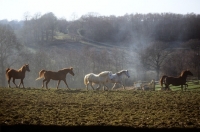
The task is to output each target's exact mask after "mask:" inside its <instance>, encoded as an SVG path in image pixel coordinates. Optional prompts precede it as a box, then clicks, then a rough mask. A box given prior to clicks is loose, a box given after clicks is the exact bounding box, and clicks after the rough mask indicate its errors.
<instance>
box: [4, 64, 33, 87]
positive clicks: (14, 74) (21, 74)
mask: <svg viewBox="0 0 200 132" xmlns="http://www.w3.org/2000/svg"><path fill="white" fill-rule="evenodd" d="M26 71H28V72H30V69H29V64H25V65H23V66H22V67H21V68H20V69H19V70H15V69H10V68H7V69H6V77H7V80H8V87H9V88H10V87H11V86H10V80H11V78H13V83H14V84H15V79H20V80H21V81H20V83H19V86H17V85H16V84H15V86H16V87H19V88H20V85H21V84H22V86H23V88H24V82H23V80H24V78H25V72H26Z"/></svg>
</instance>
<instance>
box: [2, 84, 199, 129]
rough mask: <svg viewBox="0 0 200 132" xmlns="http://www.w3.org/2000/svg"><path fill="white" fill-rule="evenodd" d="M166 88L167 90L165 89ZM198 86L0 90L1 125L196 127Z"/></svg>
mask: <svg viewBox="0 0 200 132" xmlns="http://www.w3.org/2000/svg"><path fill="white" fill-rule="evenodd" d="M171 88H172V87H171ZM198 88H200V86H199V85H195V86H192V85H190V84H189V88H188V89H189V90H188V91H184V92H182V91H180V87H179V88H176V87H173V88H172V89H173V91H159V90H158V89H159V86H156V91H141V90H137V91H135V90H122V91H115V90H114V91H102V90H98V91H97V90H96V91H93V90H89V91H85V89H81V90H71V91H69V90H67V89H64V88H62V89H58V90H57V89H55V88H51V89H50V90H46V89H41V88H25V89H23V88H0V123H1V125H15V124H29V125H56V126H91V125H98V126H130V127H133V128H145V127H147V128H200V90H199V89H198Z"/></svg>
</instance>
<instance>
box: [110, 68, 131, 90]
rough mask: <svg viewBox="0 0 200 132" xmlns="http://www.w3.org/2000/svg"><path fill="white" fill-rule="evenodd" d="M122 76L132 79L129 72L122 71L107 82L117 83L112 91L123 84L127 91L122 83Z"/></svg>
mask: <svg viewBox="0 0 200 132" xmlns="http://www.w3.org/2000/svg"><path fill="white" fill-rule="evenodd" d="M122 75H125V76H127V77H128V78H129V77H130V75H129V72H128V70H121V71H119V72H117V73H115V74H112V76H113V77H112V79H108V80H107V81H108V82H110V83H115V84H114V85H113V87H112V89H114V88H115V86H116V84H117V83H118V84H121V85H122V86H123V89H125V87H124V84H123V82H122Z"/></svg>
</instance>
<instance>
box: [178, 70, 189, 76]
mask: <svg viewBox="0 0 200 132" xmlns="http://www.w3.org/2000/svg"><path fill="white" fill-rule="evenodd" d="M186 71H189V70H183V71H182V72H181V75H180V76H181V77H182V76H183V75H184V74H185V72H186Z"/></svg>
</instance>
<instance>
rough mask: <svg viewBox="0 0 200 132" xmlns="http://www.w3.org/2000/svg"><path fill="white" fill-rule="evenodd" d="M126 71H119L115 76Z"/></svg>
mask: <svg viewBox="0 0 200 132" xmlns="http://www.w3.org/2000/svg"><path fill="white" fill-rule="evenodd" d="M125 71H126V70H121V71H119V72H117V73H116V74H117V75H121V74H122V73H123V72H125Z"/></svg>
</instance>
